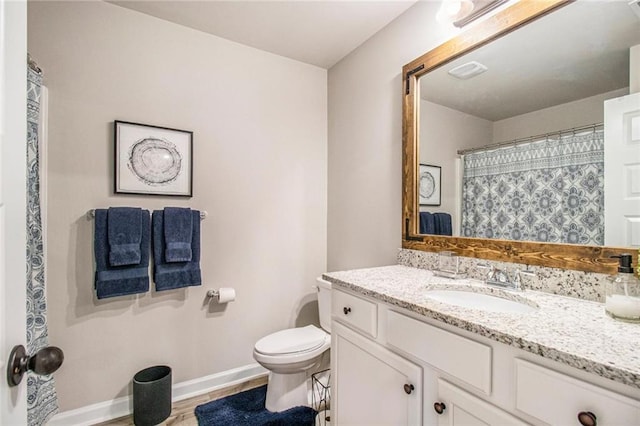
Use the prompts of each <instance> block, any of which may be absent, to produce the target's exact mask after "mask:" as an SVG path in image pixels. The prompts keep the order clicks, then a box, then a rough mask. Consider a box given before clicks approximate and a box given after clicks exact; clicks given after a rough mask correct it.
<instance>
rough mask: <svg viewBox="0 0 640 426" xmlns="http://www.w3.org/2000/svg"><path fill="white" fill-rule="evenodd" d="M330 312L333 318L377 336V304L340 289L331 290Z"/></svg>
mask: <svg viewBox="0 0 640 426" xmlns="http://www.w3.org/2000/svg"><path fill="white" fill-rule="evenodd" d="M331 314H332V316H333V318H334V319H336V320H338V321H341V322H343V323H345V324H348V325H351V326H353V327H355V328H356V329H358V330H360V331H362V332H363V333H366V334H368V335H370V336H371V337H377V335H378V324H377V321H378V305H376V304H375V303H374V302H370V301H368V300H365V299H362V298H360V297H358V296H354V295H352V294H349V293H344V292H342V291H340V290H333V291H332V292H331Z"/></svg>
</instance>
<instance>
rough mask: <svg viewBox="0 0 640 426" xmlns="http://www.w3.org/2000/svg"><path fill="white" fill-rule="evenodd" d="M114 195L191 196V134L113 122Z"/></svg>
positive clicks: (126, 122)
mask: <svg viewBox="0 0 640 426" xmlns="http://www.w3.org/2000/svg"><path fill="white" fill-rule="evenodd" d="M113 125H114V148H115V153H114V154H115V161H114V163H115V172H114V191H115V193H116V194H143V195H168V196H179V197H192V196H193V132H191V131H188V130H179V129H172V128H169V127H160V126H152V125H149V124H141V123H132V122H129V121H120V120H116V121H114V122H113Z"/></svg>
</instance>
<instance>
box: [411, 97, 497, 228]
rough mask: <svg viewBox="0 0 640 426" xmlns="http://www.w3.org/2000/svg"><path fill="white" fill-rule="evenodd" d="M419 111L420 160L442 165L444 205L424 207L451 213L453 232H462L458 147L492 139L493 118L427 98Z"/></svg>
mask: <svg viewBox="0 0 640 426" xmlns="http://www.w3.org/2000/svg"><path fill="white" fill-rule="evenodd" d="M419 113H420V127H419V128H420V132H421V133H420V135H419V140H420V152H419V155H420V162H421V163H424V164H432V165H436V166H440V167H441V168H442V169H441V172H442V176H441V178H442V181H441V183H442V185H441V187H442V192H441V200H442V205H441V206H439V207H430V206H424V207H422V206H421V207H420V210H421V211H430V212H446V213H449V214H451V215H452V225H453V235H460V226H459V225H460V211H459V208H460V207H461V206H460V198H461V194H460V192H459V191H460V188H458V187H459V186H460V185H461V182H460V179H459V173H461V171H460V170H458V169H457V168H456V163H459V158H460V156H459V155H458V150H459V149H465V148H474V147H479V146H483V145H486V144H488V143H489V142H491V137H492V132H493V122H491V121H489V120H485V119H483V118H479V117H476V116H473V115H469V114H465V113H463V112H460V111H457V110H455V109H452V108H447V107H445V106H442V105H438V104H435V103H433V102H429V101H425V100H421V101H420V112H419ZM424 132H426V134H425V133H424ZM458 167H461V164H459V165H458Z"/></svg>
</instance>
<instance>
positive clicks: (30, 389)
mask: <svg viewBox="0 0 640 426" xmlns="http://www.w3.org/2000/svg"><path fill="white" fill-rule="evenodd" d="M41 89H42V72H41V71H40V70H39V69H38V68H37V66H36V65H35V64H34V63H33V62H32V61H29V65H28V66H27V280H26V283H27V352H28V353H29V354H34V353H36V352H37V351H38V350H40V349H42V348H44V347H45V346H47V343H48V333H47V315H46V314H47V303H46V292H45V282H44V251H43V235H42V216H41V210H40V170H39V168H40V159H39V156H40V154H39V147H38V144H39V139H38V122H39V118H40V95H41ZM57 411H58V398H57V395H56V390H55V383H54V381H53V377H51V376H38V375H35V374H33V373H31V372H29V373H27V418H28V421H29V425H42V424H45V423H46V422H47V420H49V419H50V418H51V416H53V414H55V413H56V412H57Z"/></svg>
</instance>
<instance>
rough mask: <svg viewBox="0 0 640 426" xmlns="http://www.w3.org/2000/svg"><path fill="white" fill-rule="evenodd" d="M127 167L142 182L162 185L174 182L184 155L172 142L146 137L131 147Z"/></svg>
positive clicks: (180, 168)
mask: <svg viewBox="0 0 640 426" xmlns="http://www.w3.org/2000/svg"><path fill="white" fill-rule="evenodd" d="M127 167H129V170H131V172H132V173H133V174H134V176H135V177H136V178H138V179H139V180H140V181H141V182H144V183H145V184H147V185H150V186H162V185H167V184H169V183H171V182H173V181H174V180H176V178H177V177H178V176H179V175H180V171H181V170H182V156H181V155H180V153H179V152H178V150H177V149H176V146H175V144H173V143H172V142H169V141H167V140H165V139H158V138H145V139H141V140H139V141H137V142H136V143H135V144H133V145H132V146H131V149H129V161H128V162H127Z"/></svg>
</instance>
